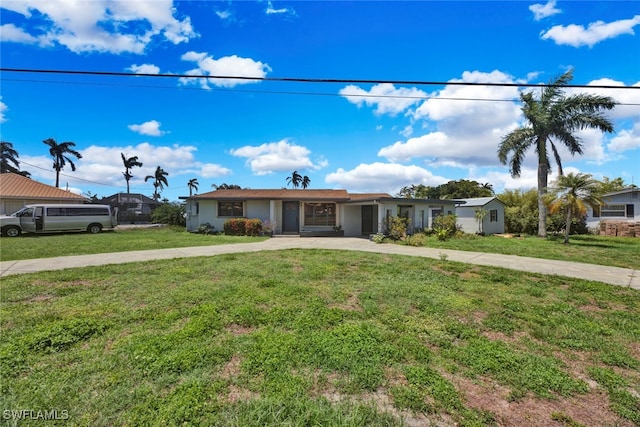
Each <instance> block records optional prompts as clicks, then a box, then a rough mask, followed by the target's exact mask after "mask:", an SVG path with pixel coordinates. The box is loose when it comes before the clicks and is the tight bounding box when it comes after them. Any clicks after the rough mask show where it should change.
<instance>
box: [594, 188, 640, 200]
mask: <svg viewBox="0 0 640 427" xmlns="http://www.w3.org/2000/svg"><path fill="white" fill-rule="evenodd" d="M635 192H640V188H638V187H635V186H634V187H629V188H625V189H624V190H620V191H614V192H613V193H607V194H603V195H602V197H609V196H617V195H619V194H627V193H635Z"/></svg>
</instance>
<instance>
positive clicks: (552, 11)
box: [529, 0, 562, 21]
mask: <svg viewBox="0 0 640 427" xmlns="http://www.w3.org/2000/svg"><path fill="white" fill-rule="evenodd" d="M529 10H530V11H531V12H533V19H535V20H536V21H540V20H541V19H544V18H548V17H549V16H553V15H556V14H558V13H561V12H562V10H560V9H556V2H555V0H549V1H548V2H547V3H546V4H540V3H536V4H532V5H531V6H529Z"/></svg>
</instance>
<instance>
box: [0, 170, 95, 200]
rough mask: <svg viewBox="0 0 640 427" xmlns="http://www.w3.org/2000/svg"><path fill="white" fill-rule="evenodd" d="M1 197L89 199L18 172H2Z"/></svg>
mask: <svg viewBox="0 0 640 427" xmlns="http://www.w3.org/2000/svg"><path fill="white" fill-rule="evenodd" d="M0 197H2V198H3V199H45V200H47V199H48V200H51V199H54V200H70V201H71V200H77V201H88V199H87V198H86V197H83V196H81V195H79V194H75V193H72V192H70V191H66V190H61V189H59V188H56V187H53V186H51V185H47V184H43V183H41V182H38V181H34V180H33V179H31V178H27V177H25V176H22V175H18V174H17V173H2V174H0Z"/></svg>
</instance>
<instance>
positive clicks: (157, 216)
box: [151, 201, 186, 227]
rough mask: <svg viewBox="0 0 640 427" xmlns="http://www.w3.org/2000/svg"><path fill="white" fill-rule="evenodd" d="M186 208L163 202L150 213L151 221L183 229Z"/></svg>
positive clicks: (175, 203)
mask: <svg viewBox="0 0 640 427" xmlns="http://www.w3.org/2000/svg"><path fill="white" fill-rule="evenodd" d="M185 213H186V207H185V205H184V204H183V203H177V202H172V203H169V202H168V201H165V202H164V203H162V204H161V205H160V206H158V207H157V208H155V209H154V210H153V212H151V221H152V222H154V223H156V224H167V225H177V226H182V227H184V226H185V225H186V219H185Z"/></svg>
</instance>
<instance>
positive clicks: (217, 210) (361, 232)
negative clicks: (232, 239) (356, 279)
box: [184, 189, 456, 236]
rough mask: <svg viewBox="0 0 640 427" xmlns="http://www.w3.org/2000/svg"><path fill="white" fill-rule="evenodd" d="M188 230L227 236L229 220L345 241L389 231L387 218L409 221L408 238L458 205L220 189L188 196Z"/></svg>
mask: <svg viewBox="0 0 640 427" xmlns="http://www.w3.org/2000/svg"><path fill="white" fill-rule="evenodd" d="M184 199H185V200H186V212H187V218H186V219H187V230H188V231H195V230H197V229H198V227H199V226H200V225H202V224H206V223H208V224H210V225H212V226H213V227H214V230H216V231H222V230H223V226H224V222H225V221H226V220H228V219H230V218H258V219H260V220H262V222H263V223H269V224H270V225H271V227H272V229H273V232H274V234H293V235H301V236H304V235H309V234H313V233H322V232H330V231H332V230H334V229H336V228H339V229H341V230H342V232H343V233H344V235H345V236H368V235H370V234H375V233H378V232H384V228H385V224H386V218H388V217H392V216H404V217H406V218H408V219H409V220H410V222H409V227H408V230H407V231H408V233H413V231H414V230H418V229H423V228H430V227H431V225H432V224H433V218H435V217H436V216H438V215H442V214H455V207H456V202H455V201H454V200H431V199H404V198H396V197H392V196H391V195H389V194H387V193H366V194H358V193H349V192H347V191H346V190H310V189H304V190H299V189H279V190H275V189H274V190H269V189H265V190H251V189H238V190H235V189H231V190H227V189H225V190H215V191H211V192H208V193H203V194H198V195H194V196H191V197H185V198H184Z"/></svg>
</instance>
